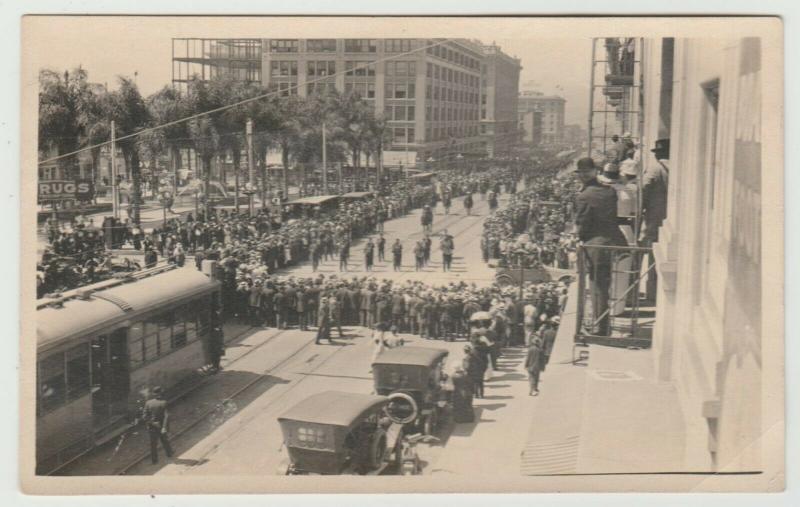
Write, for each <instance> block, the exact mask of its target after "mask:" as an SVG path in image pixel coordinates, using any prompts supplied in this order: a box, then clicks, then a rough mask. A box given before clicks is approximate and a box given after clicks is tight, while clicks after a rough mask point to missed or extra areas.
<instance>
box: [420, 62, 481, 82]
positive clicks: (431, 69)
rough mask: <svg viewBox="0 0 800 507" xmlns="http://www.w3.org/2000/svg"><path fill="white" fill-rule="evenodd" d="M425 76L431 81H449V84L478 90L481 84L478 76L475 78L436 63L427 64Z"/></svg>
mask: <svg viewBox="0 0 800 507" xmlns="http://www.w3.org/2000/svg"><path fill="white" fill-rule="evenodd" d="M425 75H426V76H427V77H428V78H430V79H438V80H441V81H447V82H448V83H455V84H460V85H464V86H469V87H472V88H477V87H478V85H479V84H480V79H479V78H478V76H473V75H472V74H467V73H466V72H461V71H460V70H457V69H455V70H454V69H451V68H448V67H440V66H439V65H436V64H435V63H428V64H427V66H426V73H425Z"/></svg>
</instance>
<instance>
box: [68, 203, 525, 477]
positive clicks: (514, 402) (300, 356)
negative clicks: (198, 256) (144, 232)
mask: <svg viewBox="0 0 800 507" xmlns="http://www.w3.org/2000/svg"><path fill="white" fill-rule="evenodd" d="M507 202H508V195H507V194H503V195H502V196H501V198H500V206H501V207H503V206H505V204H506V203H507ZM420 213H421V211H420V210H415V211H413V212H412V213H410V214H409V215H407V216H405V217H401V218H399V219H396V220H389V221H387V222H386V224H385V232H384V235H385V237H386V238H387V256H386V258H387V260H386V261H385V262H377V261H376V265H375V267H374V270H373V271H372V272H371V273H368V272H366V271H364V264H363V248H362V246H363V244H364V242H365V241H366V239H361V240H359V241H357V242H355V243H354V245H353V248H352V249H351V252H352V258H351V261H350V263H349V266H348V268H349V270H348V272H347V273H342V274H339V271H338V264H339V263H338V260H336V259H332V260H329V261H328V262H325V263H323V264H321V265H320V269H319V271H318V272H321V273H324V274H325V275H326V276H327V275H334V274H335V275H336V276H364V275H369V276H375V277H378V278H390V279H392V280H403V279H422V280H425V281H426V282H428V283H432V284H446V283H449V282H451V281H456V280H464V281H467V282H469V283H473V282H474V283H476V284H477V285H487V284H489V283H491V281H492V279H493V276H494V271H493V270H492V269H490V268H488V267H487V266H486V265H485V264H484V263H483V261H482V259H481V254H480V248H479V241H480V233H481V230H482V223H483V220H484V219H485V218H486V216H488V214H489V209H488V204H487V203H486V202H485V201H482V200H481V199H480V196H479V195H476V199H475V206H474V208H473V213H472V215H471V216H466V213H465V211H464V208H463V204H462V198H459V199H454V201H453V206H452V208H451V213H450V214H448V215H445V214H444V210H443V208H442V207H441V205H440V206H439V207H438V208H437V209H436V210H435V217H434V226H433V237H434V243H433V249H432V255H431V263H430V265H429V266H428V267H427V268H425V270H424V272H422V273H418V272H416V271H415V270H414V267H413V257H412V255H413V254H412V253H411V252H412V251H413V245H414V243H415V242H416V241H417V239H418V238H421V237H422V236H423V234H422V232H421V225H420ZM443 229H447V230H448V233H450V234H452V235H453V236H454V238H455V244H456V252H455V253H456V254H455V256H454V261H453V270H452V271H450V272H446V273H445V272H442V271H441V254H440V253H439V252H438V240H437V239H436V235H437V234H438V233H439V232H441V231H442V230H443ZM401 231H416V232H412V233H411V234H403V236H402V238H401V242H402V244H403V250H404V255H403V270H402V271H400V272H396V271H393V269H392V266H391V255H390V253H389V247H388V244H390V243H391V242H393V241H394V239H395V237H397V235H398V234H401V233H402V232H401ZM376 258H377V255H376ZM184 269H194V268H193V267H186V268H184ZM281 274H282V275H295V276H311V275H312V270H311V266H310V265H308V264H303V265H300V266H295V267H292V268H290V269H288V270H285V271H283V272H282V273H281ZM344 331H345V335H344V337H343V338H341V339H340V338H338V333H336V332H334V333H333V336H334V341H335V344H334V345H327V344H325V345H315V344H314V338H315V335H316V333H315V332H314V331H299V330H294V329H291V330H283V331H280V330H276V329H248V328H247V327H246V326H235V325H234V326H231V325H229V326H227V327H226V339H228V340H231V342H230V343H229V346H228V349H227V351H226V357H225V358H224V360H223V363H222V366H223V368H224V369H223V371H222V372H221V373H220V374H218V375H216V376H209V377H207V378H206V380H205V382H204V384H203V385H202V386H200V387H199V388H197V389H196V390H195V391H193V392H191V393H189V394H188V395H187V396H185V397H183V398H182V399H180V400H179V401H178V402H177V403H174V404H173V408H172V409H171V416H170V417H171V418H172V420H173V421H174V422H173V424H172V428H171V432H172V433H173V434H175V433H179V434H180V435H179V436H177V437H176V438H175V439H174V445H175V448H176V453H177V458H176V459H173V460H171V461H170V462H165V461H163V460H162V461H161V462H160V463H159V464H158V465H151V464H150V463H149V460H144V461H141V462H140V463H138V464H137V465H136V466H134V467H133V468H131V469H129V470H127V472H126V473H128V474H145V475H149V474H155V473H158V474H214V473H222V472H224V473H254V472H257V473H274V472H275V470H277V468H278V466H279V464H280V463H281V460H282V459H283V457H285V454H284V453H283V452H281V442H282V437H281V434H280V429H279V427H278V423H277V417H278V416H279V415H280V414H281V413H282V412H283V411H285V410H286V409H288V408H289V407H290V406H292V405H294V404H295V403H297V402H298V401H299V400H301V399H304V398H305V397H307V396H309V395H311V394H313V393H317V392H320V391H325V390H342V391H348V392H362V393H370V392H372V377H371V374H370V366H369V365H370V362H371V358H372V354H373V345H372V340H371V339H370V338H371V331H370V330H369V329H366V328H362V327H346V328H344ZM237 335H240V336H238V337H237ZM403 336H404V339H405V340H406V344H408V345H420V346H425V347H443V348H446V349H447V350H448V351H449V352H450V356H449V358H448V361H447V364H446V366H445V371H447V372H452V371H453V370H454V368H455V367H456V366H458V365H460V364H461V360H462V358H463V346H464V343H465V342H463V341H457V342H452V343H448V342H443V341H430V340H424V339H421V338H420V337H418V336H415V335H403ZM521 357H522V358H524V352H523V351H522V350H509V351H508V353H507V354H506V355H505V356H504V357H503V358H502V359H501V361H500V365H499V366H500V369H499V371H497V372H495V377H496V378H495V380H493V381H491V382H489V383H487V395H486V397H485V398H484V399H482V400H475V406H476V416H477V417H476V422H475V423H471V424H461V425H456V426H452V425H451V426H450V427H447V428H442V430H441V434H440V436H441V437H442V438H443V440H442V442H441V443H439V444H434V445H424V444H423V445H420V446H419V451H420V455H421V458H422V460H423V464H424V466H425V473H443V472H447V471H451V470H453V469H454V468H455V467H457V466H458V461H459V460H461V459H462V458H461V457H459V455H460V452H461V451H463V450H464V449H467V448H469V447H470V446H471V445H472V444H469V442H473V441H475V440H476V438H475V437H474V435H477V439H478V441H480V439H481V438H484V441H485V444H489V443H491V442H495V443H496V441H497V436H498V435H501V434H507V433H508V432H509V431H511V430H513V429H515V428H516V431H517V432H519V431H520V430H522V429H524V427H523V426H520V425H519V424H517V415H515V414H518V413H519V410H520V409H522V410H523V411H524V410H527V409H528V408H529V407H530V403H528V402H529V399H528V397H527V396H520V393H522V395H524V394H525V391H526V389H527V380H526V377H525V375H524V371H522V369H521V366H520V362H521V360H520V358H521ZM226 399H230V400H231V402H230V403H228V404H227V405H226V404H225V403H223V401H224V400H226ZM482 435H483V437H482ZM517 440H519V439H517ZM508 442H509V444H511V445H512V447H508V448H501V449H498V448H497V446H496V445H494V444H493V448H494V449H496V450H497V451H499V455H498V456H497V460H496V463H495V464H494V465H491V464H490V463H492V462H487V466H504V465H503V464H504V463H506V462H507V463H508V465H507V466H509V467H513V466H516V465H514V463H516V461H515V460H511V459H510V458H512V457H513V456H514V455H515V453H516V454H517V455H518V453H519V449H520V445H517V444H518V442H517V441H513V440H512V441H508ZM512 442H513V443H512ZM116 444H119V440H116V441H114V442H112V443H111V444H110V445H109V446H106V447H105V448H103V449H101V450H100V451H99V452H97V453H94V454H93V455H92V456H90V457H88V458H86V459H83V460H81V461H80V462H79V463H76V464H75V465H74V466H71V467H69V470H68V473H69V474H81V475H84V474H85V475H94V474H107V473H110V472H111V471H113V472H115V473H118V472H119V471H121V470H122V469H123V468H125V467H126V466H128V465H129V464H130V463H132V462H133V461H135V459H136V458H137V457H139V456H140V455H141V453H143V452H145V451H146V450H147V445H148V444H147V441H146V435H145V434H144V432H137V433H135V434H132V435H129V436H127V437H126V439H125V440H124V441H123V442H122V444H120V445H116ZM501 447H502V446H501ZM451 449H452V452H450V451H451Z"/></svg>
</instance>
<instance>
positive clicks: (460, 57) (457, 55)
mask: <svg viewBox="0 0 800 507" xmlns="http://www.w3.org/2000/svg"><path fill="white" fill-rule="evenodd" d="M425 45H426V46H427V49H426V50H425V51H426V52H427V53H428V54H429V55H433V56H435V57H437V58H441V59H442V60H445V61H448V62H451V63H454V64H456V65H461V66H462V67H466V68H468V69H474V70H479V69H480V68H481V61H480V60H479V59H477V58H473V57H471V56H469V55H467V54H466V53H462V52H461V51H458V50H454V49H452V48H450V47H447V46H446V45H444V44H436V43H435V42H434V41H432V40H429V41H428V42H427V43H426V44H425Z"/></svg>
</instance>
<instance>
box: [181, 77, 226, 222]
mask: <svg viewBox="0 0 800 507" xmlns="http://www.w3.org/2000/svg"><path fill="white" fill-rule="evenodd" d="M187 104H188V107H189V113H190V114H193V115H194V114H199V113H204V112H206V111H210V110H212V109H214V107H215V104H214V103H213V102H212V97H211V95H210V94H209V91H208V86H207V84H206V83H204V82H203V81H201V80H200V79H198V78H197V77H195V78H194V79H192V80H191V81H190V82H189V92H188V94H187ZM188 123H189V124H188V131H189V138H190V139H191V142H192V146H193V147H194V150H195V152H196V153H197V155H198V156H199V157H200V161H201V163H202V169H201V171H202V174H203V187H204V192H205V205H204V208H205V216H206V217H208V196H209V193H210V190H211V160H213V158H214V157H215V156H216V155H217V153H218V152H219V131H218V130H217V126H216V124H215V121H214V119H213V118H212V117H211V116H210V115H203V116H199V117H197V118H193V119H191V120H189V122H188Z"/></svg>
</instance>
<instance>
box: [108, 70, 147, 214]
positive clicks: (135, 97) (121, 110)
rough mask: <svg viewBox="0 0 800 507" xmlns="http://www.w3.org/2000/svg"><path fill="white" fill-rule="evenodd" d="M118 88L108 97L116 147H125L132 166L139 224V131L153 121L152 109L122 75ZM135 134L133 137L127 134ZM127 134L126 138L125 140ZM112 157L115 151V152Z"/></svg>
mask: <svg viewBox="0 0 800 507" xmlns="http://www.w3.org/2000/svg"><path fill="white" fill-rule="evenodd" d="M118 79H119V88H118V89H117V90H115V91H113V92H111V93H110V94H109V96H108V115H109V119H111V120H113V121H114V123H115V129H116V132H115V134H116V136H117V138H118V139H119V138H123V139H119V140H118V141H117V146H119V147H120V149H121V150H122V154H123V156H124V157H125V163H126V165H127V166H128V167H129V168H130V175H131V182H132V187H133V188H132V191H131V200H130V203H131V211H130V215H131V218H132V219H133V222H134V223H137V224H138V223H139V220H140V206H141V203H142V184H141V179H142V175H141V167H140V164H139V150H138V145H137V143H138V139H137V138H138V137H139V136H134V135H133V134H136V133H138V132H139V131H140V130H142V129H143V128H144V126H145V125H147V123H148V122H149V121H150V117H149V112H148V110H147V106H146V105H145V101H144V99H143V98H142V95H141V94H140V93H139V88H138V87H137V86H136V83H135V82H134V81H133V80H132V79H130V78H128V77H124V76H119V78H118ZM127 136H132V137H127ZM125 137H127V139H125ZM112 156H113V154H112Z"/></svg>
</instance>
